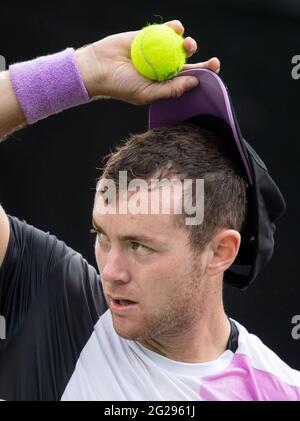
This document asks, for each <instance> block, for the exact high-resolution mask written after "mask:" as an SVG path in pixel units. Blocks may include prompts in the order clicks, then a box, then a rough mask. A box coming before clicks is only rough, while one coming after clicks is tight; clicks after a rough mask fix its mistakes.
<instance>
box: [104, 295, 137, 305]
mask: <svg viewBox="0 0 300 421" xmlns="http://www.w3.org/2000/svg"><path fill="white" fill-rule="evenodd" d="M107 296H108V298H109V299H110V300H114V301H127V302H129V303H132V304H137V302H136V301H133V300H131V299H130V298H128V297H122V296H121V295H107Z"/></svg>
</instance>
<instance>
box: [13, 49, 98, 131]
mask: <svg viewBox="0 0 300 421" xmlns="http://www.w3.org/2000/svg"><path fill="white" fill-rule="evenodd" d="M9 73H10V77H11V81H12V85H13V88H14V91H15V93H16V96H17V99H18V101H19V103H20V105H21V108H22V110H23V112H24V115H25V118H26V121H27V123H28V124H32V123H34V122H36V121H38V120H41V119H42V118H45V117H48V116H49V115H51V114H56V113H58V112H60V111H62V110H65V109H67V108H71V107H75V106H77V105H80V104H84V103H87V102H89V101H91V99H90V97H89V94H88V92H87V90H86V88H85V86H84V83H83V80H82V77H81V75H80V72H79V69H78V67H77V64H76V61H75V51H74V49H73V48H67V49H66V50H64V51H61V52H59V53H56V54H51V55H48V56H44V57H39V58H36V59H34V60H30V61H25V62H21V63H16V64H12V65H11V66H9Z"/></svg>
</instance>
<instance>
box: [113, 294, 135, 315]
mask: <svg viewBox="0 0 300 421" xmlns="http://www.w3.org/2000/svg"><path fill="white" fill-rule="evenodd" d="M108 298H109V307H110V309H111V311H112V312H114V313H125V312H127V311H129V310H131V309H133V308H135V307H136V306H137V305H138V303H137V302H135V301H132V300H128V299H127V298H124V297H121V296H110V295H108Z"/></svg>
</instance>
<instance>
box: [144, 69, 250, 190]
mask: <svg viewBox="0 0 300 421" xmlns="http://www.w3.org/2000/svg"><path fill="white" fill-rule="evenodd" d="M188 75H189V76H190V75H191V76H195V77H197V78H198V80H199V84H198V86H196V87H195V88H193V89H192V90H189V91H187V92H185V93H184V94H183V95H182V96H180V97H176V98H167V99H160V100H158V101H155V102H153V103H151V104H150V108H149V129H153V128H155V127H162V126H166V125H169V124H174V123H177V122H181V121H185V120H187V119H189V118H190V117H194V116H200V115H212V116H216V117H219V118H221V119H222V120H224V121H225V122H226V123H227V124H228V126H229V127H230V129H231V131H232V135H233V138H234V140H235V144H236V146H237V149H238V152H239V155H240V157H241V160H242V164H243V167H244V168H245V172H246V176H247V181H248V182H249V183H250V184H251V185H252V184H253V178H252V172H251V166H250V164H249V160H248V156H247V153H246V151H245V146H244V144H243V140H242V135H241V132H240V129H239V127H238V124H237V119H236V117H235V113H234V110H233V107H232V105H231V101H230V97H229V94H228V90H227V88H226V86H225V84H224V82H223V81H222V79H221V78H220V77H219V76H218V75H217V74H216V73H214V72H212V71H211V70H208V69H201V68H197V69H190V70H184V71H182V72H180V73H179V74H178V75H177V77H180V76H188Z"/></svg>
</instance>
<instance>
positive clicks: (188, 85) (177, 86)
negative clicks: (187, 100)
mask: <svg viewBox="0 0 300 421" xmlns="http://www.w3.org/2000/svg"><path fill="white" fill-rule="evenodd" d="M198 84H199V81H198V79H197V78H196V77H193V76H177V77H175V78H174V79H170V80H166V81H164V82H156V83H155V85H152V86H151V91H152V92H151V94H152V95H151V96H152V101H156V100H158V99H162V98H176V97H180V96H181V95H182V94H183V93H184V92H187V91H189V90H190V89H193V88H195V87H196V86H197V85H198Z"/></svg>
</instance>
